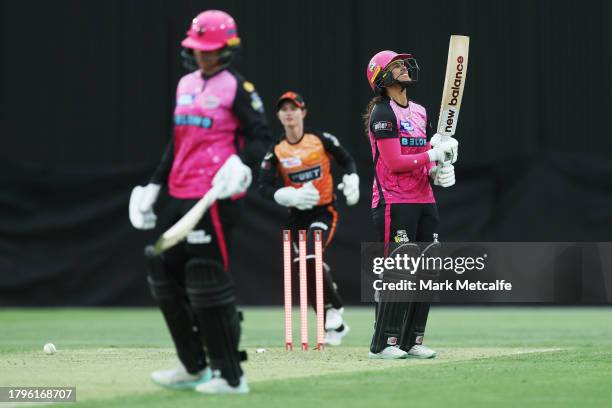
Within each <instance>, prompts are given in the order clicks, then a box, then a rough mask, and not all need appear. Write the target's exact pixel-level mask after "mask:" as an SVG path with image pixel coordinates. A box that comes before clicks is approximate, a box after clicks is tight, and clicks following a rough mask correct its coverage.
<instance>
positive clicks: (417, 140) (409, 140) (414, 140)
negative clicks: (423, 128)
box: [400, 136, 427, 147]
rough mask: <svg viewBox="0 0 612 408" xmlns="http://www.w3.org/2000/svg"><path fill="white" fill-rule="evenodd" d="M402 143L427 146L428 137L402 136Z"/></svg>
mask: <svg viewBox="0 0 612 408" xmlns="http://www.w3.org/2000/svg"><path fill="white" fill-rule="evenodd" d="M400 144H401V145H402V146H404V147H425V146H426V145H427V139H426V138H424V137H406V136H402V137H400Z"/></svg>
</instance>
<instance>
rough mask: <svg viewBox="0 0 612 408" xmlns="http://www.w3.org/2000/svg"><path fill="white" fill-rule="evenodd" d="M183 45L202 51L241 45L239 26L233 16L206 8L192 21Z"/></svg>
mask: <svg viewBox="0 0 612 408" xmlns="http://www.w3.org/2000/svg"><path fill="white" fill-rule="evenodd" d="M181 45H182V46H183V47H185V48H189V49H192V50H200V51H216V50H219V49H222V48H225V47H236V46H238V45H240V38H239V37H238V27H236V22H235V21H234V19H233V17H232V16H230V15H229V14H227V13H226V12H225V11H221V10H206V11H204V12H202V13H200V14H198V15H197V17H196V18H194V19H193V20H192V22H191V27H189V30H188V31H187V38H185V39H184V40H183V41H182V42H181Z"/></svg>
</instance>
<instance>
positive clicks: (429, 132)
mask: <svg viewBox="0 0 612 408" xmlns="http://www.w3.org/2000/svg"><path fill="white" fill-rule="evenodd" d="M425 112H427V129H426V135H427V140H431V137H432V136H433V135H435V134H436V132H437V131H438V129H436V128H435V127H434V126H433V121H432V120H431V116H430V115H429V113H430V112H433V111H430V110H429V109H425Z"/></svg>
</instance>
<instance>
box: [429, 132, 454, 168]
mask: <svg viewBox="0 0 612 408" xmlns="http://www.w3.org/2000/svg"><path fill="white" fill-rule="evenodd" d="M430 144H431V147H432V149H431V150H430V151H429V158H430V161H435V162H438V165H441V166H446V165H448V164H455V162H456V161H457V158H458V157H459V142H458V141H457V139H455V138H454V137H449V136H442V135H441V134H439V133H436V134H435V135H433V136H432V138H431V142H430Z"/></svg>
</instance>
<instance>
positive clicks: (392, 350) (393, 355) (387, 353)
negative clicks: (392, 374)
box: [368, 346, 408, 360]
mask: <svg viewBox="0 0 612 408" xmlns="http://www.w3.org/2000/svg"><path fill="white" fill-rule="evenodd" d="M368 358H372V359H381V360H399V359H403V358H408V353H406V352H405V351H404V350H402V349H400V348H399V347H398V346H387V347H385V348H384V350H383V351H381V352H380V353H372V352H371V351H370V352H369V353H368Z"/></svg>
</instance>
